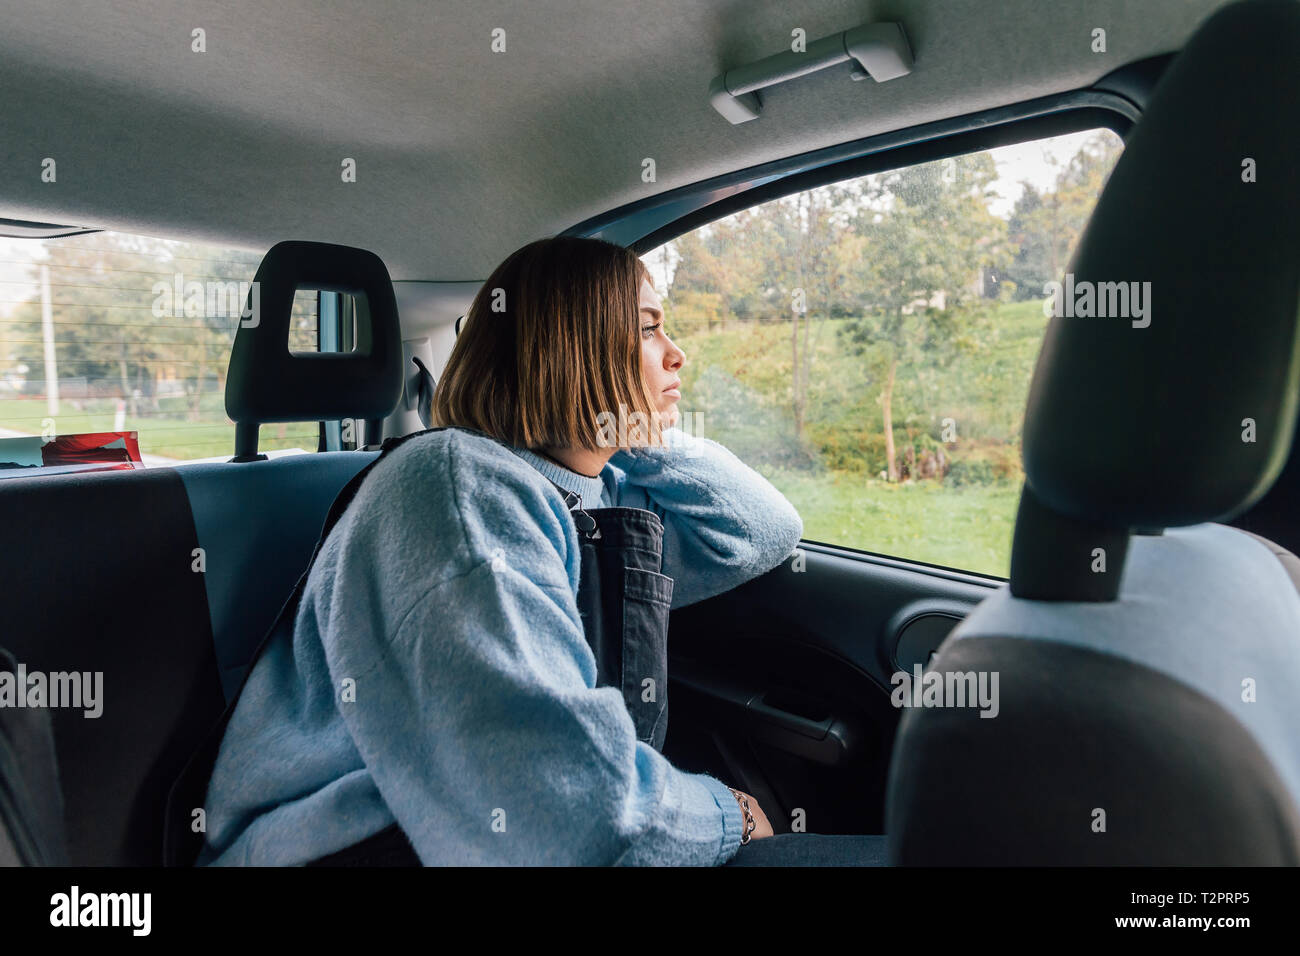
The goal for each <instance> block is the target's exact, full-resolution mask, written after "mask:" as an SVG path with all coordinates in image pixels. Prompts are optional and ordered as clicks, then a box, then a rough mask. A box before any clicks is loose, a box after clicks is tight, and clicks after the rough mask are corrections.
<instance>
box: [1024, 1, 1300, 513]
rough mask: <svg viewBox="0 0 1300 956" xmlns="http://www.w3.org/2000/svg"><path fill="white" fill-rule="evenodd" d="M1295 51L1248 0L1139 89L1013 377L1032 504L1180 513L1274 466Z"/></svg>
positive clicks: (1290, 9) (1246, 497)
mask: <svg viewBox="0 0 1300 956" xmlns="http://www.w3.org/2000/svg"><path fill="white" fill-rule="evenodd" d="M1297 62H1300V4H1297V3H1295V2H1293V0H1249V2H1245V3H1238V4H1233V5H1231V6H1228V7H1225V8H1223V9H1222V10H1220V11H1219V12H1218V13H1216V14H1215V15H1214V16H1213V17H1211V18H1210V19H1209V20H1207V21H1206V22H1205V23H1204V24H1203V25H1202V26H1201V27H1200V29H1199V30H1198V31H1197V32H1196V34H1195V35H1194V36H1193V37H1192V39H1191V40H1190V41H1189V42H1188V44H1187V46H1186V48H1185V49H1184V50H1183V52H1182V53H1181V54H1180V55H1179V56H1178V57H1177V58H1176V59H1175V60H1174V61H1173V63H1172V64H1171V65H1170V67H1169V69H1168V72H1167V74H1166V75H1165V76H1164V78H1163V79H1162V80H1161V82H1160V84H1159V85H1158V87H1157V88H1156V90H1155V93H1154V96H1153V98H1152V100H1151V102H1150V105H1149V106H1148V108H1147V110H1146V112H1145V113H1144V115H1143V117H1142V119H1141V121H1140V122H1139V123H1138V125H1137V127H1136V128H1135V129H1134V131H1133V133H1132V135H1131V137H1130V139H1129V141H1128V143H1127V145H1126V147H1125V150H1124V153H1123V156H1122V157H1121V158H1120V160H1119V163H1118V165H1117V166H1116V167H1115V170H1114V173H1113V175H1112V176H1111V178H1110V181H1109V182H1108V183H1107V185H1106V187H1105V189H1104V191H1103V193H1102V196H1101V199H1100V201H1099V202H1098V204H1097V207H1096V210H1095V211H1094V212H1093V215H1092V218H1091V220H1090V221H1089V222H1088V225H1087V228H1086V229H1085V230H1084V233H1083V236H1082V237H1081V239H1080V240H1079V244H1078V247H1077V248H1076V250H1075V254H1074V257H1073V259H1072V260H1071V264H1070V266H1068V267H1067V270H1068V271H1067V276H1066V277H1064V282H1063V283H1062V289H1061V291H1060V294H1059V296H1058V297H1057V304H1059V305H1060V306H1061V309H1060V312H1061V313H1062V314H1061V315H1060V316H1059V317H1053V318H1052V319H1051V321H1050V323H1049V325H1048V329H1047V335H1046V338H1045V340H1044V342H1043V347H1042V350H1041V352H1040V353H1039V357H1038V365H1037V368H1036V369H1035V372H1034V378H1033V383H1032V385H1031V387H1030V393H1029V404H1028V409H1027V412H1026V417H1025V430H1024V445H1023V447H1024V463H1025V474H1026V484H1027V486H1028V487H1029V488H1030V489H1032V492H1033V495H1034V496H1035V497H1036V498H1037V500H1038V501H1039V502H1041V503H1042V504H1043V505H1044V506H1046V507H1047V508H1048V509H1051V510H1052V511H1054V512H1057V513H1059V514H1060V515H1062V516H1065V517H1067V518H1070V519H1075V520H1078V521H1081V522H1097V523H1100V524H1103V525H1106V526H1109V527H1113V528H1135V527H1142V526H1148V527H1173V526H1178V525H1187V524H1196V523H1199V522H1202V521H1209V520H1215V519H1225V518H1227V517H1229V516H1231V515H1233V514H1236V513H1238V512H1240V511H1242V510H1244V509H1245V508H1246V507H1248V506H1249V505H1250V504H1251V503H1252V502H1253V501H1255V500H1256V499H1257V498H1258V497H1260V496H1261V495H1262V494H1263V493H1264V492H1265V491H1266V490H1267V489H1268V487H1269V485H1270V484H1272V482H1273V481H1274V480H1275V479H1276V478H1277V475H1278V473H1279V472H1280V471H1281V469H1282V467H1283V464H1284V463H1285V461H1286V457H1287V452H1288V450H1289V448H1290V445H1291V441H1292V436H1293V434H1294V433H1295V426H1296V413H1297V402H1298V401H1300V322H1298V321H1297V317H1298V315H1300V185H1298V184H1300V123H1297V122H1296V117H1297V116H1300V82H1297V79H1296V77H1295V75H1294V71H1295V64H1296V63H1297ZM1044 292H1045V297H1046V290H1044ZM1125 299H1127V308H1126V307H1125V305H1126V303H1125V301H1124V300H1125ZM1071 306H1073V309H1072V310H1071ZM1135 306H1136V307H1135ZM1116 313H1119V314H1116Z"/></svg>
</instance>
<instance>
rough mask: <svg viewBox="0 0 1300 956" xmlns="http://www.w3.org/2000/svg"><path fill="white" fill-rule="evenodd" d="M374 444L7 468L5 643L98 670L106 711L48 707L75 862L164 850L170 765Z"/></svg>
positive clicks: (195, 736) (23, 657)
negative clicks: (122, 465)
mask: <svg viewBox="0 0 1300 956" xmlns="http://www.w3.org/2000/svg"><path fill="white" fill-rule="evenodd" d="M374 457H375V453H373V452H325V453H322V454H317V455H301V456H294V457H290V458H278V459H275V460H273V461H263V462H254V463H250V464H228V465H220V464H214V465H190V466H180V467H176V468H160V469H150V470H147V471H126V472H95V473H91V474H85V475H54V476H50V477H23V478H10V479H7V480H5V481H3V482H0V527H3V528H4V529H5V535H6V538H7V540H8V542H9V547H7V548H5V549H4V552H3V555H0V575H3V580H4V581H5V582H6V590H7V592H8V594H9V595H10V600H9V601H8V608H7V611H6V615H5V617H6V620H5V626H4V629H3V637H2V638H0V644H2V645H3V646H4V647H5V648H6V649H7V650H9V651H10V652H11V653H12V654H13V656H14V657H15V658H16V659H17V660H18V661H19V662H20V663H22V664H23V665H25V666H26V668H27V672H28V673H31V672H33V671H41V672H44V673H47V674H48V673H52V672H78V673H84V672H91V673H94V672H97V671H98V672H101V673H102V674H103V683H102V685H101V686H102V691H101V697H100V704H101V706H102V712H101V714H100V716H99V717H86V716H84V712H83V710H72V709H61V708H54V709H52V711H51V714H52V716H53V719H54V738H55V747H56V753H57V756H58V761H59V771H60V776H61V780H62V787H63V795H64V805H65V821H66V836H67V844H68V857H69V861H70V862H71V863H72V864H74V865H90V866H99V865H158V864H159V863H160V861H161V853H162V824H161V821H162V811H163V806H164V803H165V801H166V797H167V789H168V787H170V785H171V781H172V779H173V778H174V777H175V775H176V774H177V773H178V772H179V771H180V768H181V766H182V765H183V764H184V762H185V760H186V759H187V758H188V757H189V754H190V753H191V752H192V751H193V750H194V748H195V747H196V746H198V744H199V742H200V740H201V738H202V735H203V734H204V732H205V731H207V730H208V728H209V727H211V726H212V725H213V724H214V723H215V722H216V720H217V718H218V717H220V716H221V712H222V710H223V709H224V708H225V705H226V701H227V699H228V697H229V695H231V694H233V693H234V691H235V689H236V688H238V686H239V680H240V679H241V678H242V676H243V670H244V667H245V666H246V664H247V661H248V659H249V657H250V656H251V655H252V652H253V649H254V647H255V646H256V644H257V641H258V640H259V639H260V638H261V636H262V635H263V634H264V633H265V632H266V630H267V628H269V627H270V626H271V624H272V623H273V622H274V620H275V615H276V613H277V612H278V611H279V609H280V606H281V605H282V604H283V603H284V600H285V599H286V598H287V597H288V596H289V591H290V590H291V589H292V588H293V585H294V582H295V581H297V579H298V576H299V575H300V574H301V573H302V570H303V568H305V567H306V566H307V562H308V560H309V559H310V557H311V550H312V547H313V545H314V544H315V543H316V538H317V536H318V535H319V533H320V529H321V526H322V524H323V523H324V521H325V512H326V510H327V509H328V508H329V505H330V503H331V502H332V501H333V500H334V496H335V495H337V494H338V492H339V490H340V489H341V488H342V487H343V485H344V484H345V483H346V482H347V480H348V479H349V478H351V477H352V476H353V475H354V474H356V473H357V472H358V471H360V470H361V468H363V467H364V466H365V465H366V464H367V463H368V462H369V461H371V460H372V459H373V458H374ZM196 548H203V550H204V558H205V563H206V572H205V573H201V574H200V573H197V572H195V571H193V570H192V567H193V565H194V561H195V558H194V550H195V549H196Z"/></svg>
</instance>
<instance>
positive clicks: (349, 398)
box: [226, 241, 402, 460]
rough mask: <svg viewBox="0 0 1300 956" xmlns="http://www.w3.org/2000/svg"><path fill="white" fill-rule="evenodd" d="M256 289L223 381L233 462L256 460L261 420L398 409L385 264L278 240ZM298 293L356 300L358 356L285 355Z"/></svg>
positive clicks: (395, 343) (370, 416)
mask: <svg viewBox="0 0 1300 956" xmlns="http://www.w3.org/2000/svg"><path fill="white" fill-rule="evenodd" d="M253 283H254V285H253V289H254V291H253V292H250V295H249V302H250V304H256V305H257V306H258V308H256V309H255V310H254V312H255V314H254V316H253V317H252V318H247V319H244V320H243V321H241V322H240V325H239V329H238V331H237V332H236V334H235V344H234V347H233V349H232V350H231V353H230V373H229V376H228V377H227V379H226V414H227V415H229V416H230V419H231V421H233V422H235V424H236V426H237V431H236V460H245V459H248V458H251V457H256V452H257V428H258V426H259V425H260V424H262V423H263V422H303V421H334V420H338V419H343V418H361V419H366V420H369V421H376V420H379V419H383V418H384V417H386V416H387V415H389V414H390V413H391V412H392V411H393V409H394V408H396V407H397V403H398V401H399V399H400V398H401V394H402V341H401V329H400V326H399V324H398V318H397V300H396V298H395V297H394V295H393V284H392V280H391V279H390V278H389V276H388V269H387V268H386V267H385V266H384V263H383V260H381V259H380V258H379V257H378V256H377V255H375V254H374V253H373V252H367V251H366V250H364V249H353V248H351V247H349V246H336V245H331V244H329V243H323V242H298V241H292V242H280V243H277V244H276V245H274V246H272V247H271V249H270V250H268V251H267V253H266V255H265V256H264V257H263V259H262V262H261V264H260V265H259V266H258V267H257V275H256V276H255V277H254V279H253ZM299 288H309V289H320V290H323V291H326V292H344V293H347V294H348V295H351V296H353V297H354V298H355V301H356V309H357V345H356V349H355V351H352V352H344V353H338V352H304V353H296V354H295V353H291V352H290V351H289V325H290V319H291V313H292V311H293V297H294V292H295V291H296V290H297V289H299ZM246 311H247V310H246ZM245 323H247V324H245Z"/></svg>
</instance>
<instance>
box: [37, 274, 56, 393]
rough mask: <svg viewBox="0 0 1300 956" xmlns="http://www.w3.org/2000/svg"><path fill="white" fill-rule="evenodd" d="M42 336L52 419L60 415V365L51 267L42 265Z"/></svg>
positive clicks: (46, 386)
mask: <svg viewBox="0 0 1300 956" xmlns="http://www.w3.org/2000/svg"><path fill="white" fill-rule="evenodd" d="M41 336H42V338H43V339H44V342H45V400H46V406H47V409H48V413H49V415H50V417H51V418H53V417H54V416H55V415H58V414H59V363H58V361H57V360H56V359H55V357H54V308H53V306H52V305H51V303H50V267H49V266H47V265H44V264H42V265H41Z"/></svg>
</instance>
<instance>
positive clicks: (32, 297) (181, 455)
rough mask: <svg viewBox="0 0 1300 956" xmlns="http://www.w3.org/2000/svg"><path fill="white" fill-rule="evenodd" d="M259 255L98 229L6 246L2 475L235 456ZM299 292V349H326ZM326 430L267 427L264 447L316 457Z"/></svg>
mask: <svg viewBox="0 0 1300 956" xmlns="http://www.w3.org/2000/svg"><path fill="white" fill-rule="evenodd" d="M261 258H262V254H261V253H260V252H257V251H253V250H248V249H236V248H229V247H226V246H219V245H207V244H202V243H193V242H180V241H174V240H167V239H152V238H146V237H143V236H134V235H126V234H123V233H115V232H97V233H90V234H84V235H79V236H70V237H66V238H59V239H0V477H4V476H7V475H12V474H15V473H23V472H26V471H27V470H28V469H33V468H41V469H43V471H42V472H41V473H48V472H49V471H52V470H61V471H62V470H77V469H84V468H87V467H94V466H102V467H115V468H138V467H150V466H156V465H171V464H177V463H181V462H193V461H204V460H217V461H225V460H227V459H229V458H230V457H231V456H232V455H233V454H234V447H235V426H234V423H233V422H231V421H230V419H228V418H227V417H226V409H225V387H226V372H227V366H228V363H229V360H230V349H231V345H232V343H233V342H234V338H235V330H236V328H237V327H238V323H239V321H240V319H241V313H242V311H243V308H244V304H245V302H246V300H247V297H248V290H249V285H250V283H251V282H252V280H253V275H254V274H255V273H256V271H257V265H258V263H259V262H260V261H261ZM318 312H319V309H318V303H317V293H315V292H312V291H300V292H299V293H298V295H297V298H296V301H295V303H294V321H293V323H292V325H291V328H290V337H289V348H290V349H291V350H292V351H304V352H306V351H313V352H314V351H317V350H318V349H319V347H320V344H319V343H320V338H319V328H318ZM318 440H319V425H318V423H316V422H294V423H289V424H272V425H264V426H262V430H261V442H260V450H261V451H263V452H265V453H268V454H270V455H276V454H294V453H301V452H311V451H315V450H316V448H317V445H318Z"/></svg>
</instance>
